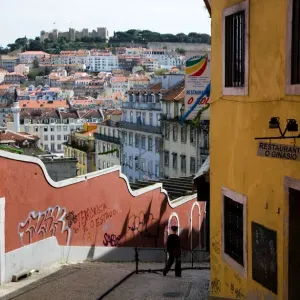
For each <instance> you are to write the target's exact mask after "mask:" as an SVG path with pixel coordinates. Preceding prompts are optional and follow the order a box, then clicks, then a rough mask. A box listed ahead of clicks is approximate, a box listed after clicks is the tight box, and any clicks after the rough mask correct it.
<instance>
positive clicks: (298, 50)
mask: <svg viewBox="0 0 300 300" xmlns="http://www.w3.org/2000/svg"><path fill="white" fill-rule="evenodd" d="M287 19H288V26H287V27H288V32H287V47H286V48H287V54H286V55H287V59H286V61H287V71H286V83H287V85H286V93H287V94H292V95H293V94H294V95H299V94H300V1H299V0H289V6H288V18H287Z"/></svg>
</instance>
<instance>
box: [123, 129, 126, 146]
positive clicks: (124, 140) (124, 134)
mask: <svg viewBox="0 0 300 300" xmlns="http://www.w3.org/2000/svg"><path fill="white" fill-rule="evenodd" d="M123 143H124V145H127V132H126V131H125V132H123Z"/></svg>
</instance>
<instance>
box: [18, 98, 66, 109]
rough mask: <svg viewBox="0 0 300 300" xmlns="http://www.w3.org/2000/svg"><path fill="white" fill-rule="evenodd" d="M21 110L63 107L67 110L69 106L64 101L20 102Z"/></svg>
mask: <svg viewBox="0 0 300 300" xmlns="http://www.w3.org/2000/svg"><path fill="white" fill-rule="evenodd" d="M19 104H20V107H21V108H58V107H64V108H68V107H69V104H68V103H67V101H66V100H53V101H48V100H20V101H19Z"/></svg>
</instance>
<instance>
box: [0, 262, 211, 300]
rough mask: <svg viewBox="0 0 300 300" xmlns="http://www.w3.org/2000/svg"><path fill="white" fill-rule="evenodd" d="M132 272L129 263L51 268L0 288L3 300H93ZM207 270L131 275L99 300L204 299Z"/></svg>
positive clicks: (146, 265)
mask: <svg viewBox="0 0 300 300" xmlns="http://www.w3.org/2000/svg"><path fill="white" fill-rule="evenodd" d="M161 267H162V266H161V264H153V263H152V264H146V263H141V264H140V268H141V269H142V268H143V269H146V270H148V269H160V268H161ZM133 270H134V264H133V263H100V262H86V263H82V264H76V265H75V264H74V265H65V266H58V265H57V266H53V267H50V268H47V269H45V270H42V271H41V272H40V273H35V274H33V275H32V276H31V277H28V278H26V279H23V280H21V281H20V282H17V283H8V284H6V285H4V286H1V287H0V296H1V299H3V300H9V299H14V300H21V299H30V300H36V299H42V300H48V299H49V300H50V299H56V300H63V299H72V300H74V299H78V300H79V299H80V300H93V299H94V300H97V299H99V298H100V297H101V296H102V295H103V294H104V293H105V292H106V291H107V290H108V289H110V288H111V287H113V286H114V285H115V284H116V283H117V282H119V281H120V280H121V279H123V278H124V277H125V276H126V275H128V274H129V273H130V272H132V271H133ZM208 287H209V270H184V271H183V273H182V278H175V276H174V271H171V272H170V273H169V274H168V275H167V276H166V277H164V276H163V275H162V273H160V272H157V273H143V274H138V275H136V274H134V275H132V276H131V277H130V278H129V279H127V280H126V281H125V282H123V283H122V284H121V285H120V286H118V287H117V288H116V289H114V290H113V291H112V292H111V293H110V294H109V295H107V296H106V297H104V298H103V299H107V300H117V299H124V300H127V299H131V300H133V299H134V300H139V299H143V300H144V299H145V300H147V299H148V300H167V299H181V300H182V299H186V300H193V299H197V300H204V299H207V296H208Z"/></svg>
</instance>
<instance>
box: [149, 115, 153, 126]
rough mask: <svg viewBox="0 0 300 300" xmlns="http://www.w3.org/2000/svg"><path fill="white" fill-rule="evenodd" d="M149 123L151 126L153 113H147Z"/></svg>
mask: <svg viewBox="0 0 300 300" xmlns="http://www.w3.org/2000/svg"><path fill="white" fill-rule="evenodd" d="M149 125H150V126H153V113H149Z"/></svg>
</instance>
